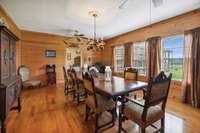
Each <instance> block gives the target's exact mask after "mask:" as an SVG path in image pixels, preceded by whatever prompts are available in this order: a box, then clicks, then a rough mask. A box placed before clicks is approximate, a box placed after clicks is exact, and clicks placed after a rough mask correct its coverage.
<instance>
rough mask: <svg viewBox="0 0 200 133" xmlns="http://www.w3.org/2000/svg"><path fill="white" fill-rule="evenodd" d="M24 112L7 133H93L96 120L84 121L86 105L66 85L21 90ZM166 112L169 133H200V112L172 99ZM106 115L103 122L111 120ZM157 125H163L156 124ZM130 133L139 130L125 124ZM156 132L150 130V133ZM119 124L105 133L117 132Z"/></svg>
mask: <svg viewBox="0 0 200 133" xmlns="http://www.w3.org/2000/svg"><path fill="white" fill-rule="evenodd" d="M21 97H22V110H21V112H20V113H18V112H15V111H12V112H10V113H9V117H8V120H7V129H8V133H92V132H93V130H94V119H90V120H89V121H87V122H85V121H84V118H85V116H84V113H85V106H84V104H83V103H82V104H80V105H78V106H77V105H76V103H74V102H73V101H72V97H71V96H65V95H64V93H63V85H62V84H59V85H57V86H50V87H44V88H35V89H26V90H23V91H22V96H21ZM167 112H168V113H166V126H165V132H166V133H200V129H199V127H200V124H199V123H200V110H199V109H194V108H192V107H191V106H189V105H186V104H182V103H180V102H179V101H176V100H174V99H169V100H168V103H167ZM109 118H110V116H109V114H108V113H104V114H103V115H102V117H101V122H105V121H107V120H109ZM156 126H158V127H159V126H160V123H159V122H157V123H156ZM123 127H124V128H125V129H126V130H127V131H128V132H129V133H137V132H139V131H140V129H139V127H138V125H137V124H134V123H133V122H131V121H126V122H124V123H123ZM152 131H154V129H153V128H151V127H149V128H147V133H148V132H152ZM116 132H117V123H116V125H115V126H114V127H113V128H110V129H108V130H105V131H103V133H116Z"/></svg>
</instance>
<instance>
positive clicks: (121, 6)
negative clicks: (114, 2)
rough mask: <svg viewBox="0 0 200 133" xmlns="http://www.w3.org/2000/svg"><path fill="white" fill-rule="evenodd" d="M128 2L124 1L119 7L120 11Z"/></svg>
mask: <svg viewBox="0 0 200 133" xmlns="http://www.w3.org/2000/svg"><path fill="white" fill-rule="evenodd" d="M126 2H128V0H124V1H123V2H122V3H121V4H120V5H119V7H118V8H119V9H122V8H123V6H124V5H125V4H126Z"/></svg>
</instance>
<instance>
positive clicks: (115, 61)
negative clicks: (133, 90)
mask: <svg viewBox="0 0 200 133" xmlns="http://www.w3.org/2000/svg"><path fill="white" fill-rule="evenodd" d="M117 48H119V49H122V51H123V55H122V66H123V67H124V52H125V48H124V46H123V45H120V46H116V47H114V52H113V53H114V72H116V73H120V72H123V71H124V70H118V68H117V59H116V51H115V50H116V49H117Z"/></svg>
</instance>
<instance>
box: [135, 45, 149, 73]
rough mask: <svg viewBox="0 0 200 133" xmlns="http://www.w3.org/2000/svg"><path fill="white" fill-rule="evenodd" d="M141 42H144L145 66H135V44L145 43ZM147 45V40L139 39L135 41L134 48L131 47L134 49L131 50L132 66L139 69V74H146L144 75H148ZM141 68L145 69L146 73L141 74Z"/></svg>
mask: <svg viewBox="0 0 200 133" xmlns="http://www.w3.org/2000/svg"><path fill="white" fill-rule="evenodd" d="M139 43H140V44H139ZM141 43H144V67H136V66H134V58H135V54H134V51H135V46H134V45H143V44H141ZM146 46H147V43H146V41H137V42H133V44H132V48H131V50H132V52H131V66H132V67H133V68H136V69H138V76H144V77H145V76H147V50H146ZM139 68H143V69H144V74H141V73H140V72H139V71H140V70H139Z"/></svg>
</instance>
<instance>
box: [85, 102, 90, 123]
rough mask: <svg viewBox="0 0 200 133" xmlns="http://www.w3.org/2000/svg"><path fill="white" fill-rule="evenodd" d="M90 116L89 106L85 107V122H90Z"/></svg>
mask: <svg viewBox="0 0 200 133" xmlns="http://www.w3.org/2000/svg"><path fill="white" fill-rule="evenodd" d="M88 116H89V108H88V106H87V105H86V106H85V121H88Z"/></svg>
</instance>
